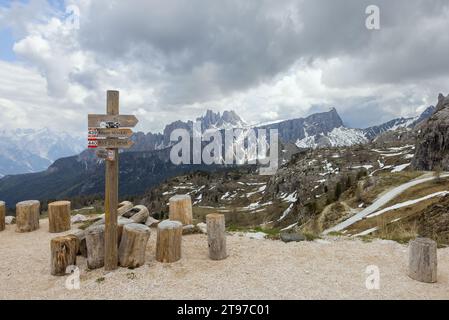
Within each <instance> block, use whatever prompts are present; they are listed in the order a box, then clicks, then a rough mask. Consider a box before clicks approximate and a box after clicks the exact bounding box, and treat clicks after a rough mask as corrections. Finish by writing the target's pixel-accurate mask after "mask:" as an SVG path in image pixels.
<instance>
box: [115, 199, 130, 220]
mask: <svg viewBox="0 0 449 320" xmlns="http://www.w3.org/2000/svg"><path fill="white" fill-rule="evenodd" d="M133 207H134V205H133V203H132V202H129V201H123V202H120V203H119V205H118V208H117V216H119V217H120V216H122V215H124V214H125V213H127V212H128V211H130V210H131V209H132V208H133Z"/></svg>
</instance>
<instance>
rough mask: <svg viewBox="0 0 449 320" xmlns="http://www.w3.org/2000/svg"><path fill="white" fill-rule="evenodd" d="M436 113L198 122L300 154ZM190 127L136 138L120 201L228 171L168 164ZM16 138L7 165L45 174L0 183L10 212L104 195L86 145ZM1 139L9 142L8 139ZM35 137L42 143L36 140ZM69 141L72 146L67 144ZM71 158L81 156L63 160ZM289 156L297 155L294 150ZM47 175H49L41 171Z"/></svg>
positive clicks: (212, 117) (210, 116) (229, 117)
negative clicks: (33, 202) (269, 138)
mask: <svg viewBox="0 0 449 320" xmlns="http://www.w3.org/2000/svg"><path fill="white" fill-rule="evenodd" d="M434 109H435V108H434V107H429V108H428V109H427V110H426V111H425V112H424V113H423V114H422V115H421V116H419V117H416V118H399V119H395V120H392V121H389V122H387V123H384V124H382V125H379V126H374V127H371V128H367V129H353V128H348V127H345V126H344V123H343V121H342V119H341V118H340V116H339V114H338V112H337V110H336V109H335V108H332V109H331V110H329V111H328V112H322V113H316V114H312V115H310V116H308V117H305V118H298V119H291V120H285V121H279V122H274V123H269V124H262V125H255V126H251V125H248V124H247V123H246V122H245V121H244V120H242V119H241V118H240V117H239V116H238V115H237V114H236V113H235V112H233V111H228V112H226V111H225V112H224V113H223V114H220V113H214V112H213V111H210V110H208V111H207V112H206V114H205V115H204V116H203V117H200V118H197V120H198V121H200V122H201V126H202V130H203V131H205V130H209V129H214V130H215V129H217V130H223V129H228V128H243V129H245V128H246V129H248V128H261V129H277V130H278V132H279V137H280V140H281V141H280V142H281V144H282V146H283V147H282V148H281V150H287V149H289V150H292V148H291V147H288V146H287V145H290V146H294V147H295V148H297V149H301V148H320V147H340V146H350V145H355V144H363V143H367V142H369V141H371V140H373V139H375V138H376V137H378V136H379V135H380V134H382V133H385V132H388V131H391V130H395V129H398V128H413V127H414V126H416V125H417V124H418V123H420V122H421V121H423V120H425V119H427V118H428V117H429V116H430V115H431V114H432V113H433V111H434ZM192 125H193V122H192V121H187V122H183V121H176V122H173V123H171V124H169V125H167V126H166V127H165V129H164V131H163V133H147V134H144V133H141V132H139V133H136V134H135V135H134V136H133V138H132V139H133V140H134V141H135V145H134V146H133V148H131V149H130V150H128V151H127V152H123V153H122V154H121V157H120V186H121V189H120V190H121V192H120V195H121V196H127V195H135V194H139V193H142V192H144V191H145V190H146V189H148V188H150V187H152V186H155V185H156V184H158V183H160V182H161V181H163V180H165V179H167V178H170V177H173V176H175V175H179V174H183V173H186V172H191V171H195V170H200V169H201V170H209V171H214V170H221V169H226V168H227V167H225V166H220V167H216V166H204V165H197V166H192V165H184V166H175V165H173V164H172V163H171V162H170V160H169V152H170V146H171V144H172V143H171V142H170V133H171V131H172V130H174V129H177V128H185V129H187V130H192ZM17 133H19V134H18V135H17V136H16V137H11V138H10V139H11V140H10V141H13V142H14V143H11V145H10V146H9V148H10V149H9V150H10V151H9V152H8V153H10V154H12V155H13V156H10V157H9V158H8V159H14V160H12V161H13V162H14V163H16V164H17V165H18V166H17V167H16V169H15V170H18V169H17V168H26V170H25V169H24V170H25V172H30V171H33V170H41V172H37V173H27V174H19V175H7V176H5V177H3V178H1V179H0V198H1V199H2V200H3V201H6V202H7V205H9V206H11V205H13V204H14V203H16V202H17V201H21V200H26V199H39V200H47V199H57V198H68V197H76V196H80V195H88V194H102V193H103V185H104V163H103V162H102V161H101V160H98V159H97V158H96V156H95V154H94V152H92V151H88V150H85V151H83V152H81V153H79V151H81V149H82V146H83V144H84V142H85V141H84V142H82V141H78V140H76V139H75V141H74V140H72V139H74V138H72V137H69V136H68V135H65V134H62V135H61V136H57V135H54V134H53V133H52V132H50V131H49V130H42V131H17ZM22 133H23V134H22ZM3 134H4V135H5V136H7V135H6V134H5V133H3ZM31 137H38V138H39V139H36V140H33V139H31ZM46 137H47V139H46ZM48 137H49V138H48ZM21 139H22V140H21ZM17 141H18V142H17ZM20 141H23V142H20ZM68 141H74V142H73V143H72V142H70V143H68ZM25 142H27V143H28V144H27V143H25ZM16 145H17V146H19V148H17V150H15V149H14V148H15V146H16ZM69 145H70V146H74V145H77V146H79V149H76V150H68V149H67V148H64V147H65V146H69ZM27 146H30V147H27ZM22 152H28V155H29V154H31V152H34V154H35V155H36V159H39V161H40V162H36V164H33V165H31V163H30V161H31V159H34V158H33V157H27V156H25V157H24V158H19V157H18V156H17V155H21V153H22ZM70 152H72V154H76V153H79V154H78V155H74V156H70V157H64V155H67V153H70ZM290 153H291V154H293V153H294V150H293V151H292V152H290ZM58 156H62V157H61V158H59V159H58V160H56V161H55V162H54V163H53V164H51V165H50V167H48V169H47V170H45V166H46V165H48V164H49V163H51V161H52V159H53V158H55V157H58ZM283 162H285V161H283ZM39 165H40V167H39ZM3 168H4V167H3ZM43 169H44V170H45V171H42V170H43ZM3 170H4V169H3Z"/></svg>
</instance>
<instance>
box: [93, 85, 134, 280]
mask: <svg viewBox="0 0 449 320" xmlns="http://www.w3.org/2000/svg"><path fill="white" fill-rule="evenodd" d="M106 111H107V114H105V115H104V114H89V115H88V127H89V131H88V148H103V149H98V150H97V156H98V157H100V158H102V159H105V160H106V161H105V162H106V175H105V185H106V186H105V201H104V206H105V208H104V209H105V235H104V238H105V239H104V241H105V247H104V251H105V252H104V268H105V270H106V271H111V270H115V269H117V267H118V253H117V207H118V160H119V159H118V149H119V148H129V147H131V146H132V145H133V142H132V141H131V140H129V138H130V137H131V135H132V131H131V130H130V129H126V127H134V126H135V125H136V124H137V122H138V120H137V118H136V117H135V116H133V115H120V114H119V92H118V91H108V92H107V104H106Z"/></svg>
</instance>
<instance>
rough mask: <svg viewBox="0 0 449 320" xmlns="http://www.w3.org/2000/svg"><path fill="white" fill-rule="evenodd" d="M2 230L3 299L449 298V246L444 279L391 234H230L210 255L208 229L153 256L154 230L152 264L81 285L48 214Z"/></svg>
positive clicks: (443, 255)
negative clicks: (57, 244) (23, 228)
mask: <svg viewBox="0 0 449 320" xmlns="http://www.w3.org/2000/svg"><path fill="white" fill-rule="evenodd" d="M14 227H15V226H7V229H6V231H4V232H0V299H250V300H253V299H449V249H440V250H438V258H439V261H438V262H439V265H438V268H439V269H438V271H439V272H438V283H436V284H423V283H419V282H416V281H413V280H411V279H410V278H408V277H407V275H406V267H407V247H406V246H403V245H399V244H397V243H394V242H390V241H380V240H378V241H374V242H371V243H364V242H361V241H359V240H345V239H341V238H340V239H339V238H329V239H326V240H319V241H314V242H301V243H289V244H285V243H282V242H280V241H272V240H256V239H249V238H248V237H245V236H239V235H230V236H228V238H227V240H228V248H229V249H228V251H229V254H230V256H229V257H228V258H227V259H226V260H223V261H211V260H209V259H208V256H207V238H206V236H205V235H189V236H185V237H184V238H183V244H182V246H183V258H182V259H181V260H180V261H178V262H176V263H173V264H161V263H159V262H156V261H155V258H154V256H155V238H156V237H155V235H156V233H155V230H154V229H153V230H152V236H151V239H150V241H149V243H148V247H147V261H146V264H145V265H144V266H142V267H140V268H138V269H134V270H129V269H124V268H119V269H118V270H117V271H114V272H111V273H106V272H104V270H103V269H98V270H93V271H88V270H87V267H86V260H85V259H84V258H82V257H80V258H78V266H79V267H80V270H81V285H80V287H81V288H80V289H79V290H68V289H66V288H65V280H66V277H53V276H51V275H50V267H49V261H50V249H49V247H50V239H51V238H52V237H54V236H55V235H54V234H50V233H48V232H47V231H48V222H47V220H41V228H40V229H39V230H37V231H34V232H32V233H25V234H19V233H15V232H14ZM369 265H376V266H378V267H379V270H380V289H379V290H367V289H366V287H365V280H366V278H367V276H368V274H367V273H365V271H366V268H367V266H369Z"/></svg>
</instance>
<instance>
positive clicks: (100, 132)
mask: <svg viewBox="0 0 449 320" xmlns="http://www.w3.org/2000/svg"><path fill="white" fill-rule="evenodd" d="M91 134H92V137H97V138H130V137H131V136H132V135H133V131H132V130H131V129H127V128H89V137H90V136H91Z"/></svg>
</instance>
